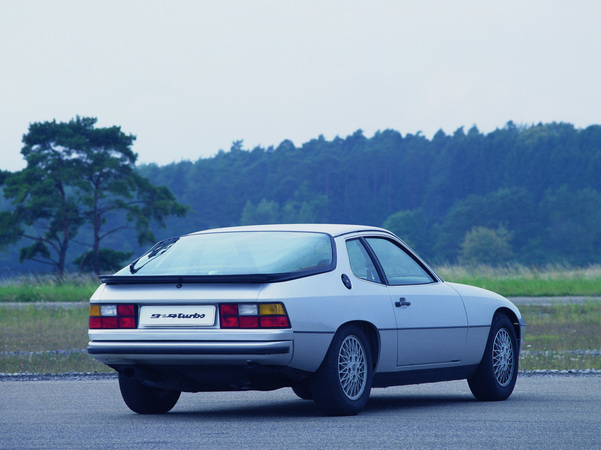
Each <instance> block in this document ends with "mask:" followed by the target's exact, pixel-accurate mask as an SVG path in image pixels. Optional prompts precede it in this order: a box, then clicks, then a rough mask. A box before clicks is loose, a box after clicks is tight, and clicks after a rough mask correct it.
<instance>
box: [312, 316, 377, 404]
mask: <svg viewBox="0 0 601 450" xmlns="http://www.w3.org/2000/svg"><path fill="white" fill-rule="evenodd" d="M372 374H373V367H372V356H371V351H370V347H369V345H368V339H367V337H366V335H365V332H364V331H363V330H362V329H361V328H360V327H359V326H357V325H348V326H345V327H344V328H342V329H340V330H339V331H338V333H336V335H335V336H334V339H333V341H332V343H331V344H330V348H329V349H328V352H327V353H326V356H325V358H324V360H323V362H322V364H321V366H320V367H319V369H318V370H317V372H316V373H315V375H313V377H311V379H310V383H309V386H310V388H311V394H312V395H313V400H314V401H315V404H316V405H317V406H318V407H319V408H320V409H321V410H322V411H323V412H324V413H325V414H326V415H329V416H352V415H355V414H357V413H358V412H359V411H361V410H362V409H363V408H364V407H365V405H366V404H367V400H368V399H369V393H370V391H371V382H372Z"/></svg>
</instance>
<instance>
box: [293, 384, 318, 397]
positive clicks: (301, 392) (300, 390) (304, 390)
mask: <svg viewBox="0 0 601 450" xmlns="http://www.w3.org/2000/svg"><path fill="white" fill-rule="evenodd" d="M292 390H293V391H294V393H295V394H296V395H297V396H298V398H302V399H303V400H313V396H312V395H311V388H310V387H309V383H307V382H306V381H303V382H300V383H298V384H295V385H294V386H292Z"/></svg>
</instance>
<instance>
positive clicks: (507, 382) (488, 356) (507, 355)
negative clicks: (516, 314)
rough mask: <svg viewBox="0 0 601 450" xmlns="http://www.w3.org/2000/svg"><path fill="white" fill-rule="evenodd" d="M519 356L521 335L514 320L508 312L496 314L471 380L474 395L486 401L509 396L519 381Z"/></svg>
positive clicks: (470, 385) (470, 384)
mask: <svg viewBox="0 0 601 450" xmlns="http://www.w3.org/2000/svg"><path fill="white" fill-rule="evenodd" d="M518 358H519V355H518V346H517V338H516V335H515V329H514V328H513V325H512V324H511V321H510V320H509V318H508V317H507V316H505V315H498V316H495V318H494V319H493V322H492V326H491V328H490V334H489V336H488V342H487V343H486V350H485V351H484V356H483V357H482V361H481V362H480V367H479V368H478V370H477V371H476V373H475V375H474V376H473V377H472V378H470V379H469V380H468V384H469V387H470V390H471V391H472V394H474V397H476V398H477V399H478V400H483V401H498V400H505V399H507V398H508V397H509V396H510V395H511V393H512V392H513V388H514V386H515V382H516V380H517V375H518Z"/></svg>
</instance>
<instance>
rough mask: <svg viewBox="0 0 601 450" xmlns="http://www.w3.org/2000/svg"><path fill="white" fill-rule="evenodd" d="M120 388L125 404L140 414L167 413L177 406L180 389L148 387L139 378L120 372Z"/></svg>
mask: <svg viewBox="0 0 601 450" xmlns="http://www.w3.org/2000/svg"><path fill="white" fill-rule="evenodd" d="M119 389H120V390H121V396H122V397H123V400H124V401H125V404H126V405H127V406H128V407H129V409H131V410H132V411H133V412H136V413H138V414H165V413H167V412H169V411H171V409H172V408H173V407H174V406H175V404H176V403H177V401H178V400H179V396H180V395H181V392H180V391H173V390H171V389H160V388H151V387H148V386H146V385H144V384H142V382H140V381H139V380H136V379H133V378H128V377H126V376H125V375H123V374H119Z"/></svg>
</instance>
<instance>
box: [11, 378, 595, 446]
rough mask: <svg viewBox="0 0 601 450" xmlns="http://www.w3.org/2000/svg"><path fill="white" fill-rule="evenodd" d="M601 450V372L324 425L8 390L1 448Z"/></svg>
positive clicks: (242, 404)
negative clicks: (491, 399)
mask: <svg viewBox="0 0 601 450" xmlns="http://www.w3.org/2000/svg"><path fill="white" fill-rule="evenodd" d="M126 447H138V448H236V449H237V448H253V449H256V448H370V449H371V448H392V447H395V448H415V447H418V448H474V447H486V448H509V447H514V448H516V447H517V448H545V449H547V448H601V376H598V375H596V376H595V375H588V376H540V375H537V376H522V377H520V378H519V379H518V383H517V386H516V389H515V391H514V393H513V395H512V397H511V398H510V399H509V400H507V401H505V402H499V403H482V402H478V401H475V400H474V399H473V397H472V396H471V394H470V392H469V389H468V387H467V383H466V382H465V381H454V382H447V383H438V384H429V385H419V386H405V387H395V388H388V389H375V390H373V391H372V396H371V398H370V402H369V404H368V406H367V408H366V409H365V410H364V411H363V412H362V413H361V414H359V415H358V416H355V417H324V416H322V415H321V414H320V413H319V411H318V410H317V409H316V408H315V407H314V405H313V402H311V401H303V400H300V399H297V397H296V396H295V395H294V393H293V392H292V391H291V390H290V389H280V390H278V391H274V392H244V393H201V394H187V393H184V394H182V397H181V399H180V401H179V403H178V404H177V405H176V407H175V408H174V409H173V411H172V412H171V413H169V414H167V415H162V416H141V415H136V414H134V413H132V412H130V411H129V409H127V407H126V406H125V404H124V403H123V402H122V400H121V396H120V394H119V390H118V386H117V381H116V380H114V379H111V380H80V381H56V380H53V381H2V382H0V448H2V449H5V448H103V449H111V448H126Z"/></svg>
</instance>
